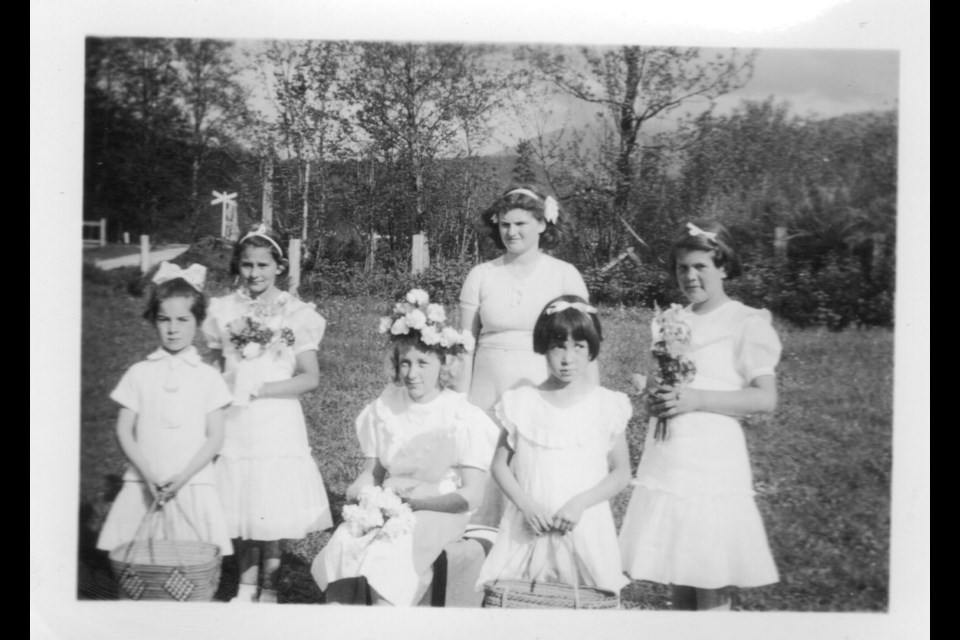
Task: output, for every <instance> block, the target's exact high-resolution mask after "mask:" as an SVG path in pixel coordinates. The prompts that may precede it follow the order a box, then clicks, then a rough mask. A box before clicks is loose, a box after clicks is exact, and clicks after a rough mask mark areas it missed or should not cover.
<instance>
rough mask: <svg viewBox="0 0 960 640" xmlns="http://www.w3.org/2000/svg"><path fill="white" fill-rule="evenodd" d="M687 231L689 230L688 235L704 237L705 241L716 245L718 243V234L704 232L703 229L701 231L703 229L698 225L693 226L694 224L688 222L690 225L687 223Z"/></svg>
mask: <svg viewBox="0 0 960 640" xmlns="http://www.w3.org/2000/svg"><path fill="white" fill-rule="evenodd" d="M687 229H688V230H689V231H688V233H689V234H690V235H692V236H702V237H703V238H704V239H706V240H708V241H709V242H713V243H716V241H717V234H716V232H714V231H704V230H703V229H701V228H700V227H698V226H697V225H695V224H693V223H692V222H688V223H687Z"/></svg>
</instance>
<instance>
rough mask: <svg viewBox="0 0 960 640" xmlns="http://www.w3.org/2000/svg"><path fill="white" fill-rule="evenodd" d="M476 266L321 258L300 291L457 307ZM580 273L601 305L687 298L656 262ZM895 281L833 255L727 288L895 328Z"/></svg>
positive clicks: (799, 310) (808, 314)
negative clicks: (425, 299)
mask: <svg viewBox="0 0 960 640" xmlns="http://www.w3.org/2000/svg"><path fill="white" fill-rule="evenodd" d="M472 266H473V263H472V262H469V261H443V262H438V263H434V264H433V265H431V266H430V268H429V269H427V270H426V271H425V272H424V273H422V274H419V275H417V276H413V275H411V274H410V273H409V268H408V267H407V266H406V265H399V264H398V265H395V266H393V268H391V269H388V268H386V267H384V268H378V269H376V270H373V271H372V272H370V273H366V272H364V269H363V266H362V265H360V264H357V263H350V262H346V261H332V262H324V261H319V262H318V263H317V265H316V267H315V269H314V270H313V271H311V272H310V273H307V274H305V275H304V277H303V281H302V284H301V294H302V295H304V296H309V297H322V296H324V295H344V296H357V295H375V296H383V297H384V298H385V299H386V300H394V299H397V298H399V297H400V296H402V295H403V293H404V292H406V291H407V290H409V289H411V288H412V287H420V288H423V289H426V290H427V291H428V292H429V293H430V295H431V296H432V297H433V298H434V299H435V300H438V301H440V302H443V303H444V304H446V305H456V303H457V300H458V298H459V294H460V286H461V285H462V283H463V280H464V278H466V276H467V273H468V272H469V270H470V268H471V267H472ZM581 272H582V273H583V277H584V280H585V281H586V284H587V288H588V289H589V290H590V295H591V298H592V299H593V301H594V302H596V303H598V304H604V305H621V304H622V305H625V306H642V307H652V306H653V305H654V304H659V305H664V304H668V303H671V302H681V301H682V300H681V299H680V295H679V293H678V291H677V287H676V286H675V284H674V282H673V280H672V279H671V278H670V277H669V276H668V274H667V273H666V271H665V270H664V269H663V268H662V267H660V266H657V265H648V264H644V265H637V264H635V263H632V262H628V261H624V262H622V263H620V264H618V265H617V266H615V267H613V268H612V269H609V270H607V271H602V270H601V269H600V268H597V267H587V268H585V269H582V270H581ZM893 280H894V273H893V268H892V266H889V265H887V266H885V267H884V268H883V269H882V270H881V271H880V272H879V273H873V274H867V273H866V272H865V270H864V269H863V268H862V266H861V265H860V264H859V262H858V261H856V260H854V259H844V258H840V257H830V258H827V259H825V260H824V262H823V264H822V265H820V266H819V267H817V268H814V267H812V266H810V265H801V266H798V267H792V268H791V267H784V268H782V269H777V268H774V267H770V266H752V267H751V266H748V267H747V268H745V270H744V273H743V275H742V276H741V277H740V278H738V279H736V280H732V281H730V282H729V284H728V292H729V293H730V295H731V296H733V297H735V298H737V299H739V300H742V301H743V302H744V303H745V304H748V305H751V306H755V307H763V308H766V309H770V310H771V311H773V312H774V313H775V314H777V316H779V317H780V318H782V319H784V320H788V321H790V322H792V323H794V324H796V325H797V326H801V327H812V326H822V327H827V328H830V329H842V328H844V327H846V326H851V325H854V326H882V327H891V326H893V321H894V318H893V304H894V300H893V285H894V282H893Z"/></svg>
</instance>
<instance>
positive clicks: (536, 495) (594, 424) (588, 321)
mask: <svg viewBox="0 0 960 640" xmlns="http://www.w3.org/2000/svg"><path fill="white" fill-rule="evenodd" d="M601 337H602V335H601V330H600V322H599V320H598V318H597V310H596V309H595V308H593V307H591V306H589V305H588V304H587V303H586V301H585V300H584V299H582V298H580V297H578V296H561V297H560V298H558V299H556V300H554V301H552V302H551V303H550V304H548V305H547V306H546V308H545V309H544V310H543V312H542V313H541V314H540V317H539V319H538V320H537V323H536V326H535V328H534V331H533V344H534V349H535V350H536V351H537V353H540V354H543V356H544V358H545V360H546V362H547V369H548V370H549V372H550V377H549V378H548V379H547V380H546V381H545V382H543V383H542V384H540V385H539V386H528V387H521V388H518V389H513V390H508V391H506V392H505V393H504V394H503V398H501V400H500V402H499V403H497V406H496V415H497V418H498V419H499V420H500V424H501V426H502V427H503V431H502V432H501V435H500V442H499V444H498V446H497V452H496V454H495V455H494V460H493V467H492V471H493V476H494V478H496V480H497V482H498V483H499V484H500V487H501V488H502V489H503V491H504V493H505V494H506V495H507V497H508V498H509V502H508V503H507V507H506V510H505V512H504V514H503V519H502V521H501V523H500V533H499V535H498V536H497V541H496V543H495V544H494V545H493V549H492V550H491V551H490V555H489V556H488V557H487V559H486V561H485V562H484V564H483V567H482V568H481V570H480V577H479V580H478V581H477V589H482V588H483V585H484V583H485V582H487V581H489V580H494V579H497V578H503V579H506V578H516V579H528V580H539V581H545V582H561V583H565V584H574V583H579V584H581V585H584V586H589V587H598V588H601V589H606V590H609V591H613V592H615V593H619V592H620V589H621V588H622V587H623V586H624V585H626V584H627V583H628V582H629V580H627V578H626V577H625V576H624V575H623V572H622V570H621V568H620V554H619V552H618V549H617V532H616V528H615V526H614V522H613V513H612V511H611V509H610V503H609V500H610V498H612V497H613V496H615V495H616V494H618V493H619V492H620V491H622V490H623V489H624V488H625V487H626V486H627V484H628V483H629V482H630V461H629V456H628V453H627V442H626V438H625V436H624V431H625V429H626V426H627V421H628V420H629V419H630V414H631V407H630V401H629V399H628V398H627V396H626V395H625V394H623V393H620V392H617V391H611V390H609V389H605V388H603V387H600V386H599V385H597V384H596V383H595V382H594V381H593V379H592V377H591V376H590V374H589V371H588V367H589V366H590V364H591V363H592V362H593V361H594V359H595V358H596V357H597V354H598V353H599V350H600V340H601ZM575 563H576V564H575Z"/></svg>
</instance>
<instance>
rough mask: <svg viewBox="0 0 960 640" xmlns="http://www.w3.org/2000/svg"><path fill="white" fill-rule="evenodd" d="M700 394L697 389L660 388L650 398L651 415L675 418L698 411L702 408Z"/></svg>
mask: <svg viewBox="0 0 960 640" xmlns="http://www.w3.org/2000/svg"><path fill="white" fill-rule="evenodd" d="M699 394H700V392H699V391H698V390H697V389H674V388H671V387H660V388H659V389H657V392H656V393H655V394H653V395H652V396H650V397H649V399H648V402H647V404H648V408H649V409H650V413H652V414H653V415H655V416H656V417H658V418H673V417H675V416H678V415H680V414H681V413H690V412H691V411H696V410H697V409H698V408H699V406H700V402H699V400H700V395H699Z"/></svg>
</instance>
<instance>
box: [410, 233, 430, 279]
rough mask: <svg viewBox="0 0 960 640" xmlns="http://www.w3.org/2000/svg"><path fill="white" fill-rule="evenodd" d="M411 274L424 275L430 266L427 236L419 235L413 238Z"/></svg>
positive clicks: (424, 234)
mask: <svg viewBox="0 0 960 640" xmlns="http://www.w3.org/2000/svg"><path fill="white" fill-rule="evenodd" d="M411 263H412V264H411V267H412V268H411V273H413V275H417V274H418V273H423V272H424V271H425V270H426V269H427V267H429V266H430V248H429V246H428V245H427V234H426V233H418V234H416V235H414V236H413V247H412V250H411Z"/></svg>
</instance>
